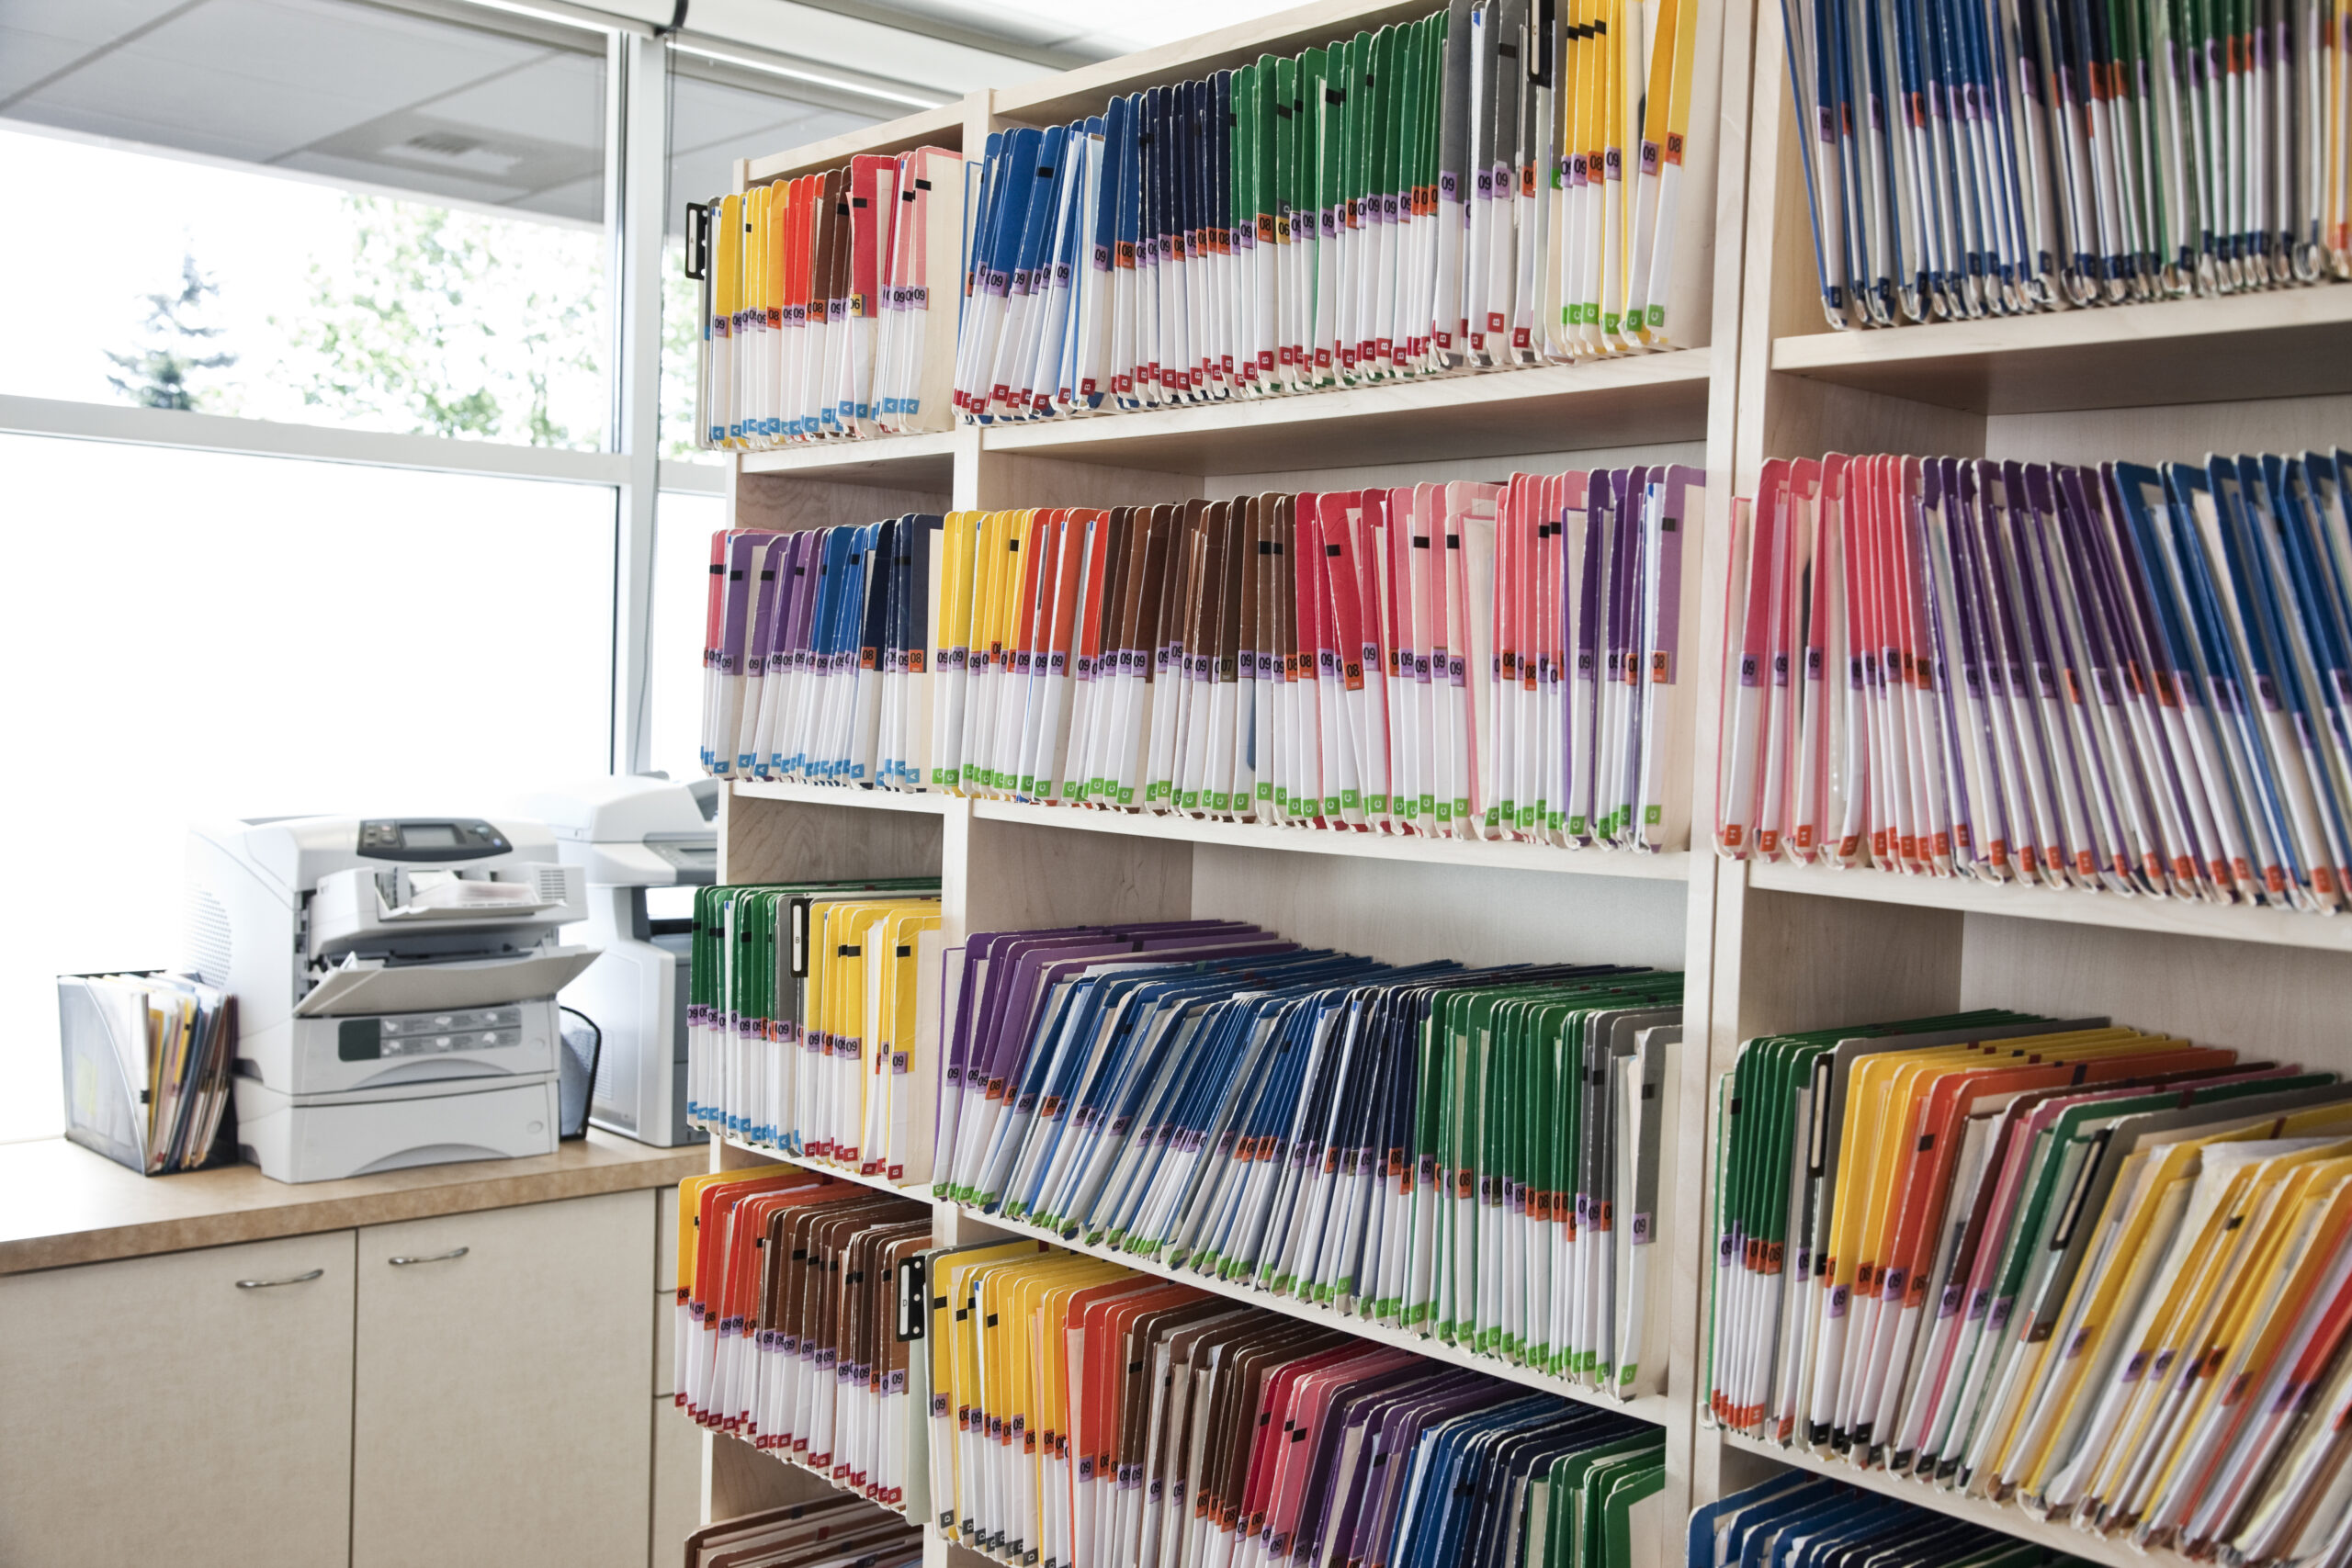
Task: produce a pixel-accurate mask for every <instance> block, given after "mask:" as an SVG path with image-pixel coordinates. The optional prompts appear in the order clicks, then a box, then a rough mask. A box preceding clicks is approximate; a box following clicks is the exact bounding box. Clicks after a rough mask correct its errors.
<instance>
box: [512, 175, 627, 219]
mask: <svg viewBox="0 0 2352 1568" xmlns="http://www.w3.org/2000/svg"><path fill="white" fill-rule="evenodd" d="M506 205H507V206H509V207H511V208H513V209H515V210H516V211H517V212H538V213H544V214H546V215H547V216H548V217H549V218H570V219H573V220H578V221H581V222H586V223H602V222H603V221H604V220H605V177H604V176H603V175H595V176H594V177H593V178H590V179H584V180H574V181H572V182H571V184H570V185H563V186H554V187H552V188H550V189H548V190H538V191H533V192H532V193H531V194H530V195H528V196H520V197H515V199H514V200H513V201H510V202H508V203H507V204H506Z"/></svg>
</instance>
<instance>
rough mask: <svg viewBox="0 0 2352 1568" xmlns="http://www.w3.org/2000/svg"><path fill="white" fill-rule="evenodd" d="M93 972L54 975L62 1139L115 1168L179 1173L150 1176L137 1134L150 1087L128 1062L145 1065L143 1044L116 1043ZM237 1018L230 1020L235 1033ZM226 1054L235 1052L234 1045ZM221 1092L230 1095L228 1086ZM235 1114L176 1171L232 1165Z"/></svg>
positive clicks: (223, 1118) (227, 1111)
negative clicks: (62, 1098) (93, 985)
mask: <svg viewBox="0 0 2352 1568" xmlns="http://www.w3.org/2000/svg"><path fill="white" fill-rule="evenodd" d="M108 973H109V974H115V975H132V976H155V975H161V974H162V973H163V971H162V970H159V969H141V970H110V971H108ZM97 978H100V976H95V975H60V976H58V977H57V1043H58V1051H59V1055H60V1056H61V1058H62V1060H61V1061H60V1064H59V1065H60V1066H61V1067H62V1072H63V1077H64V1089H65V1136H66V1137H67V1138H69V1139H71V1140H72V1141H73V1142H74V1143H77V1144H79V1145H82V1146H83V1147H84V1148H85V1149H89V1150H92V1151H94V1152H96V1153H97V1154H102V1155H104V1156H107V1158H108V1159H110V1160H112V1161H114V1162H115V1163H116V1164H117V1165H120V1166H127V1167H129V1168H130V1169H132V1170H135V1171H137V1172H139V1174H141V1176H165V1175H174V1174H176V1171H150V1170H149V1169H148V1168H147V1162H146V1159H145V1157H144V1155H143V1151H142V1145H141V1138H140V1135H139V1129H140V1126H141V1122H143V1121H144V1120H145V1118H146V1111H147V1107H146V1105H145V1103H144V1095H145V1089H144V1087H143V1085H141V1083H139V1082H138V1081H137V1080H135V1079H134V1078H133V1077H131V1076H130V1073H131V1066H130V1064H132V1063H134V1062H144V1061H145V1059H146V1055H147V1043H146V1041H145V1040H143V1039H141V1040H118V1039H117V1038H116V1037H115V1035H116V1030H115V1027H114V1024H113V1022H112V1021H110V1020H109V1019H108V1017H107V1010H106V1009H104V1008H102V1007H100V1006H99V1005H98V1003H97V1000H96V998H95V997H94V996H93V995H92V990H91V984H90V982H91V981H93V980H95V979H97ZM235 1022H236V1020H235V1019H234V1018H233V1017H232V1018H230V1019H229V1020H227V1021H226V1025H225V1026H226V1027H231V1028H233V1027H234V1026H235ZM228 1049H230V1050H232V1052H233V1050H234V1046H233V1045H231V1046H229V1047H228ZM220 1092H221V1093H222V1095H223V1096H224V1097H225V1096H226V1095H227V1092H228V1086H227V1085H226V1084H225V1083H223V1084H222V1085H221V1089H220ZM236 1122H237V1111H236V1107H235V1106H234V1105H233V1104H229V1105H224V1106H223V1107H222V1108H221V1111H220V1128H219V1130H218V1131H217V1132H216V1133H215V1134H214V1135H213V1138H212V1140H211V1143H210V1145H209V1146H208V1147H207V1148H206V1149H205V1151H204V1154H203V1156H202V1157H200V1158H198V1159H196V1160H193V1161H192V1162H190V1163H189V1164H187V1165H186V1166H183V1167H180V1168H179V1169H184V1170H201V1169H204V1168H208V1167H210V1166H214V1165H226V1164H231V1163H233V1162H234V1160H235V1158H236V1147H237V1139H236Z"/></svg>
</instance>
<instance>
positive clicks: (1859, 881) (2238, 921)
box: [1747, 861, 2352, 953]
mask: <svg viewBox="0 0 2352 1568" xmlns="http://www.w3.org/2000/svg"><path fill="white" fill-rule="evenodd" d="M1747 886H1750V887H1760V888H1763V889H1765V890H1766V891H1768V892H1773V893H1809V894H1811V895H1813V896H1814V897H1820V898H1859V899H1863V900H1866V901H1868V902H1871V903H1877V904H1901V905H1905V906H1906V907H1908V908H1915V909H1955V910H1959V911H1961V912H1962V913H1964V914H1972V915H2008V916H2013V917H2015V918H2017V919H2027V920H2058V921H2063V922H2065V923H2067V924H2070V925H2079V926H2107V927H2109V928H2112V929H2116V930H2120V931H2151V932H2156V933H2161V934H2164V935H2168V936H2198V937H2213V938H2218V939H2220V940H2222V941H2224V942H2265V943H2268V944H2270V945H2273V946H2278V947H2307V948H2316V949H2319V950H2320V951H2323V952H2329V953H2352V919H2346V918H2345V917H2344V916H2341V915H2307V914H2301V913H2299V912H2297V911H2295V910H2292V909H2271V908H2260V907H2256V906H2249V905H2240V904H2198V903H2192V902H2190V901H2188V900H2187V899H2182V898H2145V897H2134V898H2126V897H2119V896H2118V895H2116V894H2112V893H2087V892H2076V891H2071V890H2062V889H2059V888H2054V887H2026V886H2007V887H2003V886H1993V885H1991V884H1989V883H1984V882H1976V881H1973V880H1963V879H1962V878H1959V877H1942V876H1899V875H1895V874H1892V873H1889V872H1883V871H1878V870H1875V869H1860V870H1853V871H1839V870H1837V869H1835V868H1832V867H1829V866H1807V865H1790V864H1787V863H1784V862H1779V861H1775V862H1772V863H1769V864H1766V863H1759V862H1755V861H1750V862H1749V863H1747Z"/></svg>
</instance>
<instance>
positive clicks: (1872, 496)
mask: <svg viewBox="0 0 2352 1568" xmlns="http://www.w3.org/2000/svg"><path fill="white" fill-rule="evenodd" d="M2347 484H2352V454H2347V453H2344V452H2334V453H2327V452H2312V453H2304V454H2299V455H2272V456H2267V457H2235V458H2232V457H2209V458H2208V459H2206V460H2205V461H2203V462H2176V463H2165V464H2163V465H2160V466H2150V465H2144V464H2138V463H2128V462H2113V463H2102V464H2098V465H2097V466H2083V467H2070V466H2065V465H2056V466H2051V465H2043V464H2035V463H2022V464H2021V463H2016V462H2007V463H2001V462H1991V461H1983V460H1977V459H1971V458H1958V459H1955V458H1918V457H1846V456H1843V455H1835V454H1833V455H1832V456H1829V457H1824V458H1822V459H1820V460H1819V461H1817V462H1816V461H1814V460H1812V459H1803V460H1798V461H1781V460H1776V461H1773V462H1770V463H1768V464H1766V465H1765V467H1764V469H1763V472H1762V476H1761V481H1760V488H1759V490H1758V494H1757V495H1756V497H1755V498H1754V499H1753V501H1752V502H1751V501H1749V500H1747V499H1746V498H1742V499H1740V500H1738V501H1736V502H1734V506H1733V527H1734V537H1733V547H1732V550H1731V572H1730V581H1728V582H1727V583H1726V584H1725V585H1724V592H1725V595H1726V598H1727V599H1728V601H1729V603H1730V614H1729V617H1728V628H1727V637H1726V648H1725V655H1726V660H1727V664H1728V667H1727V669H1726V671H1725V674H1724V706H1723V712H1722V734H1723V746H1724V750H1723V756H1724V768H1723V773H1722V777H1721V784H1720V789H1721V793H1720V795H1719V797H1718V800H1717V803H1716V824H1715V842H1716V845H1717V847H1718V849H1719V851H1720V852H1722V853H1724V854H1726V855H1729V856H1733V857H1735V858H1749V857H1753V858H1757V859H1763V860H1774V859H1779V860H1786V861H1790V862H1793V863H1805V864H1826V865H1833V866H1855V865H1863V864H1868V865H1871V866H1875V867H1877V868H1878V869H1880V870H1882V871H1887V872H1895V873H1901V874H1916V875H1933V876H1953V877H1973V878H1979V879H1983V880H1985V881H1988V882H1995V883H2027V884H2037V885H2041V886H2051V887H2073V888H2086V889H2090V890H2093V891H2105V892H2109V893H2115V894H2120V895H2133V894H2138V895H2146V896H2155V897H2165V896H2168V897H2177V898H2188V899H2195V900H2205V901H2213V902H2222V903H2231V902H2240V903H2259V904H2264V905H2269V906H2275V907H2279V908H2290V909H2299V910H2307V911H2318V912H2326V913H2332V912H2335V911H2336V910H2338V909H2340V908H2342V907H2343V904H2344V901H2345V897H2346V886H2347V878H2352V518H2347V506H2346V488H2347Z"/></svg>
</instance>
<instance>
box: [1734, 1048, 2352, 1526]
mask: <svg viewBox="0 0 2352 1568" xmlns="http://www.w3.org/2000/svg"><path fill="white" fill-rule="evenodd" d="M1719 1098H1720V1104H1719V1106H1718V1108H1717V1126H1718V1129H1719V1132H1718V1135H1717V1150H1716V1156H1717V1165H1716V1169H1717V1177H1716V1185H1715V1191H1714V1194H1713V1211H1714V1214H1715V1227H1714V1228H1715V1232H1716V1241H1717V1245H1716V1253H1715V1263H1714V1271H1713V1282H1712V1288H1711V1291H1710V1296H1711V1300H1712V1308H1711V1313H1712V1321H1711V1325H1710V1328H1709V1333H1708V1337H1707V1343H1706V1347H1705V1350H1706V1364H1705V1370H1704V1372H1703V1374H1702V1382H1703V1386H1704V1388H1705V1391H1706V1400H1707V1405H1706V1409H1707V1416H1708V1418H1710V1419H1712V1420H1713V1421H1715V1422H1717V1423H1719V1424H1720V1425H1722V1426H1724V1427H1729V1428H1731V1429H1733V1430H1736V1431H1740V1432H1744V1433H1747V1434H1750V1435H1752V1436H1754V1437H1757V1438H1763V1439H1765V1440H1768V1441H1771V1442H1777V1443H1781V1444H1783V1445H1787V1446H1790V1447H1793V1448H1797V1449H1802V1450H1808V1451H1810V1452H1813V1453H1815V1454H1819V1455H1823V1456H1829V1457H1838V1456H1842V1457H1843V1458H1844V1459H1845V1460H1846V1461H1849V1462H1850V1463H1852V1464H1854V1465H1857V1466H1860V1467H1864V1468H1867V1469H1873V1470H1877V1471H1880V1472H1883V1473H1891V1474H1893V1475H1895V1476H1899V1477H1905V1478H1908V1479H1909V1480H1910V1481H1912V1482H1914V1483H1917V1484H1918V1485H1920V1486H1921V1487H1923V1488H1936V1489H1939V1490H1943V1491H1948V1492H1956V1493H1959V1494H1962V1495H1966V1496H1969V1497H1972V1498H1977V1499H1984V1500H1987V1501H1989V1502H1992V1503H1995V1504H2002V1505H2006V1506H2010V1507H2014V1508H2017V1509H2018V1510H2021V1511H2022V1512H2024V1513H2026V1514H2028V1515H2030V1516H2032V1517H2037V1518H2041V1519H2046V1520H2050V1521H2052V1522H2056V1523H2061V1524H2064V1525H2070V1526H2072V1527H2073V1528H2075V1529H2080V1530H2082V1531H2084V1532H2086V1536H2090V1537H2109V1538H2115V1539H2117V1540H2125V1541H2129V1542H2131V1543H2132V1544H2134V1545H2136V1546H2140V1547H2144V1548H2150V1549H2156V1548H2171V1549H2175V1550H2177V1551H2182V1552H2185V1553H2187V1554H2188V1556H2190V1557H2192V1558H2198V1559H2212V1558H2217V1557H2218V1558H2220V1559H2221V1560H2222V1561H2224V1562H2229V1563H2232V1564H2240V1565H2247V1568H2252V1565H2258V1564H2289V1563H2302V1562H2340V1561H2342V1560H2343V1557H2344V1553H2345V1552H2346V1550H2347V1547H2352V1506H2347V1503H2352V1480H2347V1467H2346V1463H2345V1461H2346V1458H2347V1456H2352V1419H2347V1418H2348V1417H2352V1356H2346V1353H2345V1349H2346V1325H2347V1323H2352V1086H2347V1085H2346V1084H2345V1083H2343V1082H2342V1081H2340V1080H2339V1079H2338V1077H2337V1076H2336V1075H2335V1074H2334V1073H2327V1072H2312V1071H2307V1070H2304V1069H2301V1068H2299V1067H2297V1066H2293V1065H2291V1064H2288V1063H2282V1062H2278V1061H2272V1060H2265V1059H2256V1058H2250V1057H2247V1056H2245V1055H2241V1054H2239V1053H2237V1052H2235V1051H2232V1050H2227V1049H2220V1048H2215V1047H2209V1046H2199V1045H2196V1044H2194V1043H2191V1042H2189V1041H2187V1040H2184V1039H2178V1038H2173V1037H2168V1036H2165V1035H2163V1034H2160V1033H2149V1032H2142V1031H2138V1030H2131V1029H2123V1028H2117V1027H2113V1026H2111V1025H2109V1023H2108V1022H2107V1021H2105V1020H2103V1019H2096V1018H2089V1019H2050V1018H2041V1017H2035V1016H2031V1015H2026V1014H2019V1013H2010V1012H2001V1011H1996V1010H1985V1011H1979V1012H1975V1013H1970V1014H1963V1015H1958V1016H1951V1017H1941V1018H1920V1019H1909V1020H1904V1021H1888V1022H1884V1023H1880V1024H1874V1025H1871V1026H1867V1027H1849V1028H1841V1029H1832V1030H1821V1031H1815V1032H1809V1033H1797V1034H1784V1035H1767V1036H1761V1037H1758V1038H1756V1039H1753V1040H1750V1041H1748V1042H1747V1043H1745V1044H1744V1045H1743V1047H1742V1048H1741V1051H1740V1054H1739V1056H1738V1059H1737V1062H1736V1066H1735V1067H1734V1069H1733V1071H1731V1072H1730V1073H1728V1074H1726V1075H1724V1077H1723V1078H1722V1080H1721V1081H1720V1086H1719Z"/></svg>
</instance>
